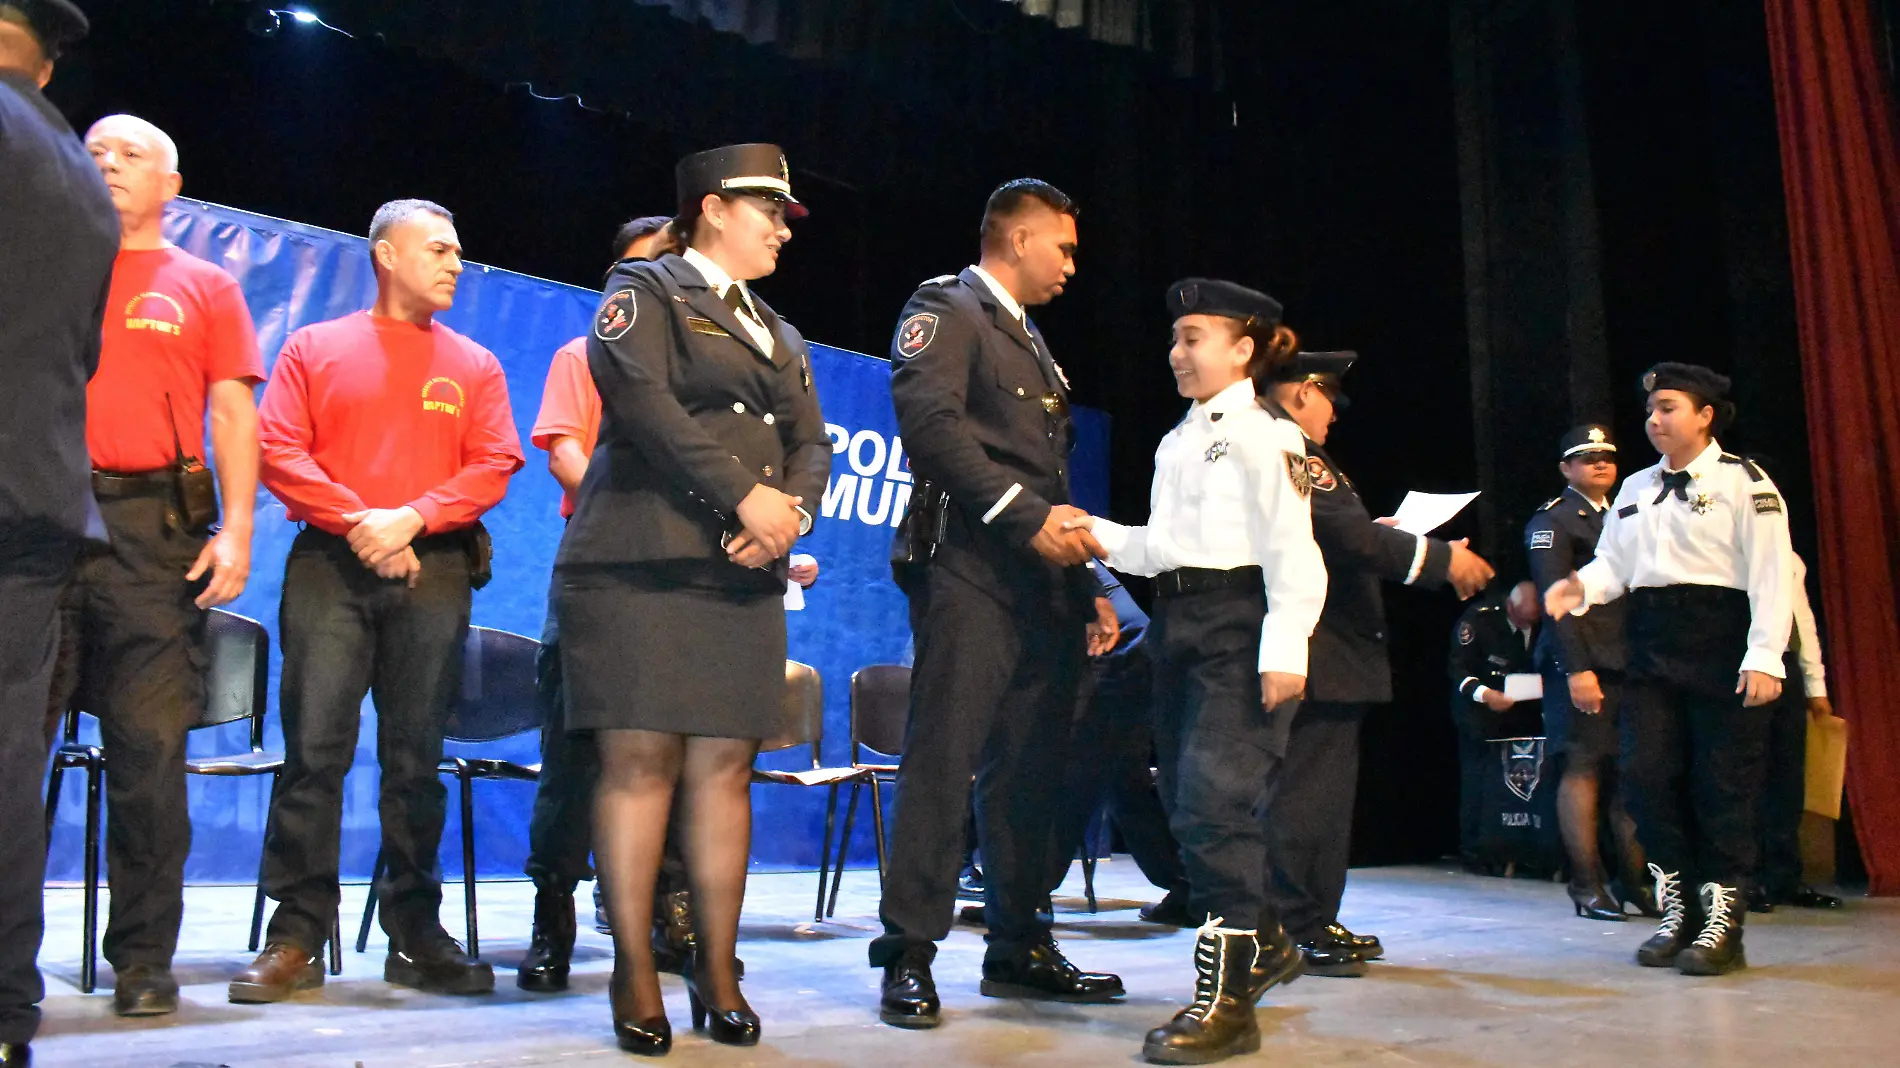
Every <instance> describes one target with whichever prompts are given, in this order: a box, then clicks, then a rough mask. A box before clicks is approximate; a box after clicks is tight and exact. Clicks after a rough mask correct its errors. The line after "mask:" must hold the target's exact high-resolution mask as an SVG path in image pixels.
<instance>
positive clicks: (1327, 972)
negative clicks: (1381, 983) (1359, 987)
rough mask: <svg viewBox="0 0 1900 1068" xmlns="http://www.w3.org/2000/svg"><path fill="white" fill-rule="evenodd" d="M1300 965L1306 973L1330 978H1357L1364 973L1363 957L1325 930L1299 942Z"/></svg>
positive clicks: (1364, 963)
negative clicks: (1308, 939)
mask: <svg viewBox="0 0 1900 1068" xmlns="http://www.w3.org/2000/svg"><path fill="white" fill-rule="evenodd" d="M1300 955H1301V957H1302V958H1303V960H1302V964H1301V967H1302V969H1303V970H1304V972H1305V974H1307V975H1323V976H1327V977H1328V978H1332V979H1357V978H1359V977H1360V976H1362V975H1364V974H1366V970H1367V969H1366V962H1365V958H1363V957H1361V956H1360V955H1359V954H1358V953H1357V952H1355V951H1354V950H1353V948H1352V947H1351V946H1349V945H1347V944H1346V943H1344V942H1340V941H1337V940H1336V939H1334V938H1333V936H1332V935H1331V934H1329V933H1327V932H1325V931H1321V932H1320V933H1319V934H1317V935H1315V936H1314V937H1313V938H1312V939H1311V940H1310V941H1306V942H1301V943H1300Z"/></svg>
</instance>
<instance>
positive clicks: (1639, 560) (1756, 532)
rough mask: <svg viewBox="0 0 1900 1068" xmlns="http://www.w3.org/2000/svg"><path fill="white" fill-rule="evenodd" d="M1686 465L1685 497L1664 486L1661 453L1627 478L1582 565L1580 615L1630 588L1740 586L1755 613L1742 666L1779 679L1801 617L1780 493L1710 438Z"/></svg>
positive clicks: (1743, 669)
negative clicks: (1658, 458)
mask: <svg viewBox="0 0 1900 1068" xmlns="http://www.w3.org/2000/svg"><path fill="white" fill-rule="evenodd" d="M1684 470H1686V471H1687V472H1688V473H1689V485H1688V487H1687V489H1686V490H1685V492H1686V493H1687V495H1688V499H1687V500H1679V499H1677V497H1676V495H1675V493H1674V492H1673V491H1667V490H1666V488H1665V487H1664V485H1663V474H1664V472H1665V471H1666V468H1665V467H1664V466H1663V464H1662V463H1660V462H1659V463H1657V464H1655V465H1653V466H1651V467H1646V468H1644V469H1643V470H1641V471H1638V472H1636V473H1635V474H1633V475H1631V476H1630V477H1629V478H1627V479H1624V480H1623V487H1622V489H1620V490H1618V491H1617V494H1616V500H1615V501H1614V502H1613V503H1612V504H1611V506H1610V511H1609V514H1608V515H1606V516H1604V517H1603V534H1602V536H1601V537H1600V538H1599V539H1598V541H1597V555H1596V559H1594V560H1592V561H1590V562H1589V563H1588V564H1585V565H1584V566H1583V567H1582V568H1581V569H1580V570H1579V571H1578V572H1577V575H1578V577H1579V578H1581V579H1582V580H1583V596H1584V607H1583V608H1582V609H1579V610H1578V614H1581V613H1582V612H1583V611H1586V610H1587V609H1588V608H1589V606H1591V605H1597V604H1603V603H1605V602H1607V601H1612V600H1615V599H1616V598H1618V597H1621V596H1622V595H1623V594H1624V593H1625V592H1626V591H1628V590H1631V589H1642V588H1651V587H1661V586H1682V585H1696V586H1726V587H1728V588H1729V589H1734V590H1743V591H1745V592H1747V594H1748V605H1749V617H1750V619H1749V628H1748V652H1747V654H1746V655H1745V656H1743V657H1742V662H1741V664H1740V670H1742V671H1759V672H1761V673H1762V674H1764V675H1772V676H1774V677H1775V678H1781V677H1782V675H1783V674H1784V671H1783V669H1782V666H1781V654H1782V653H1783V652H1785V651H1786V650H1787V648H1788V629H1789V625H1790V623H1791V622H1792V620H1793V619H1794V592H1793V567H1792V560H1793V556H1794V551H1793V550H1792V549H1791V548H1790V547H1789V545H1788V516H1787V512H1786V510H1785V509H1784V507H1783V505H1782V501H1781V493H1780V491H1779V490H1777V489H1776V488H1775V484H1774V482H1773V481H1771V480H1770V479H1769V478H1768V476H1767V475H1765V474H1764V475H1761V477H1760V478H1759V479H1757V478H1756V477H1755V475H1756V474H1757V473H1758V472H1759V469H1758V468H1753V467H1752V465H1749V464H1746V463H1743V462H1740V461H1739V460H1734V461H1730V460H1725V459H1723V453H1722V447H1721V446H1720V445H1719V444H1717V443H1715V442H1713V441H1711V442H1709V447H1708V448H1706V449H1704V450H1702V453H1701V454H1700V455H1698V456H1697V457H1696V458H1695V459H1694V460H1691V461H1690V462H1689V466H1688V467H1686V468H1684ZM1664 493H1667V496H1663V497H1662V499H1661V500H1658V499H1657V498H1658V496H1659V495H1662V494H1664Z"/></svg>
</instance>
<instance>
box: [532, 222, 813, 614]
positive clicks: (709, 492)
mask: <svg viewBox="0 0 1900 1068" xmlns="http://www.w3.org/2000/svg"><path fill="white" fill-rule="evenodd" d="M753 302H754V304H755V305H756V306H757V307H758V310H759V314H760V316H761V318H762V319H763V320H764V321H765V324H766V326H767V328H768V329H770V330H771V331H772V334H773V337H774V339H775V340H774V347H773V352H772V355H771V356H770V357H769V358H768V357H767V356H766V355H765V354H764V353H763V352H761V351H760V350H759V349H758V347H757V346H756V344H755V343H754V342H753V340H752V338H751V336H750V335H749V334H747V333H746V331H745V328H744V327H742V326H740V325H739V319H738V315H737V313H735V312H734V311H733V310H732V309H731V308H729V307H727V306H726V303H725V302H724V301H723V300H721V299H720V298H719V294H718V292H717V291H716V290H714V289H713V288H712V287H711V286H710V285H708V284H707V283H706V280H705V279H704V278H702V277H701V276H700V274H699V272H698V271H697V270H696V269H695V268H694V267H693V266H692V264H690V263H688V262H686V260H684V259H682V258H680V257H679V256H674V255H668V256H664V257H662V258H661V259H659V260H657V261H651V262H649V261H644V260H626V261H623V262H621V263H619V264H617V265H616V266H615V267H614V269H613V271H612V272H611V273H609V274H608V276H607V284H606V286H605V296H604V297H603V299H602V301H601V306H600V311H599V313H598V315H597V316H596V317H595V321H594V330H593V333H592V334H591V335H590V336H589V337H588V339H587V365H588V369H589V370H590V371H591V372H592V373H593V376H594V384H595V386H596V387H597V388H598V389H599V390H600V401H601V433H600V443H599V444H598V445H597V446H596V447H595V449H594V455H593V457H592V458H591V459H590V460H589V462H588V466H587V476H586V477H585V478H584V479H582V480H581V487H580V493H579V495H578V500H577V501H576V503H575V508H574V517H573V519H572V520H571V521H570V522H569V523H568V527H567V533H566V535H565V536H564V537H563V538H562V540H561V551H560V555H559V557H558V559H557V560H556V563H557V564H559V565H574V564H642V565H654V564H664V565H668V567H669V569H670V570H672V571H674V572H675V573H678V574H689V573H690V574H694V575H698V576H703V577H705V578H709V579H710V580H711V581H712V582H713V584H715V585H721V586H729V587H735V588H746V589H750V588H757V589H760V590H765V589H778V590H783V589H784V588H785V570H786V562H785V561H784V560H780V561H778V562H777V564H776V565H775V566H774V567H773V568H772V570H771V571H769V572H768V571H760V570H756V569H753V568H746V567H740V566H739V565H737V564H733V563H731V562H730V561H729V560H727V559H726V554H725V550H724V549H723V548H722V547H721V538H722V537H723V536H725V535H727V534H734V533H737V532H738V531H739V530H740V529H741V525H740V523H739V519H738V514H737V510H738V506H739V502H740V501H741V500H743V499H745V496H746V494H747V493H750V492H751V491H752V487H753V486H755V485H757V484H759V483H761V482H763V483H765V484H766V485H768V486H772V487H774V488H776V489H779V490H782V491H783V492H785V493H789V494H792V495H793V496H801V497H803V498H805V505H804V507H805V509H806V511H808V512H811V513H812V514H814V515H815V514H816V513H817V510H818V507H817V506H818V502H819V501H820V500H821V498H822V497H823V495H824V492H825V480H826V478H827V476H828V475H829V473H830V471H831V438H830V437H829V436H828V435H827V434H826V432H825V423H824V418H823V416H822V415H820V413H819V410H818V395H817V393H816V392H815V389H814V387H813V385H812V379H811V355H810V352H809V351H808V350H807V348H806V346H805V339H804V338H803V337H801V336H800V335H799V333H798V331H796V330H794V329H792V327H791V326H790V324H788V323H786V322H785V321H784V320H782V319H780V318H779V317H778V316H777V315H776V314H774V313H773V311H772V309H770V308H768V307H766V305H765V302H764V301H762V300H759V299H758V296H757V294H753Z"/></svg>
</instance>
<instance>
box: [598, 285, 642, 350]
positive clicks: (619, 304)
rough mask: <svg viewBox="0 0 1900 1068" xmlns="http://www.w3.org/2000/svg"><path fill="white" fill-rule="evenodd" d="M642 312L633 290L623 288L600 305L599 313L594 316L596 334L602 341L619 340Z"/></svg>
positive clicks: (631, 327)
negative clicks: (635, 300)
mask: <svg viewBox="0 0 1900 1068" xmlns="http://www.w3.org/2000/svg"><path fill="white" fill-rule="evenodd" d="M639 314H640V306H639V305H638V304H637V303H635V302H634V296H633V290H631V289H622V290H619V291H617V292H616V293H614V295H613V296H611V297H608V298H607V303H605V304H602V305H601V306H600V312H599V314H597V315H595V316H594V336H595V337H597V338H599V339H601V340H602V341H618V340H620V339H621V338H623V337H626V336H627V331H629V330H632V329H633V321H634V319H636V318H637V317H638V316H639Z"/></svg>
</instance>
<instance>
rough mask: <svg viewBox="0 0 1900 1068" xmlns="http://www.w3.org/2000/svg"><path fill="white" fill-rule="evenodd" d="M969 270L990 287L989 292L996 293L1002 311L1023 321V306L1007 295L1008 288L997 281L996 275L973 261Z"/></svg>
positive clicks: (1018, 320)
mask: <svg viewBox="0 0 1900 1068" xmlns="http://www.w3.org/2000/svg"><path fill="white" fill-rule="evenodd" d="M970 270H971V271H973V272H975V274H976V276H977V277H978V278H981V279H982V280H983V284H984V285H986V286H988V287H990V292H991V293H994V294H996V301H997V303H999V304H1001V305H1002V306H1003V310H1004V311H1007V312H1009V314H1010V315H1012V316H1014V317H1015V319H1016V321H1017V322H1019V323H1020V322H1022V321H1023V317H1024V315H1025V314H1026V313H1025V312H1024V311H1023V306H1022V305H1021V304H1020V303H1018V302H1017V300H1016V298H1015V297H1012V296H1010V295H1009V290H1007V289H1004V288H1003V283H1001V282H998V281H997V280H996V276H994V275H992V274H990V272H988V271H986V270H984V269H983V268H981V267H979V266H977V265H976V264H974V263H972V264H971V265H970Z"/></svg>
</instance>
